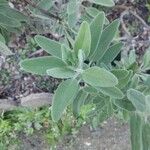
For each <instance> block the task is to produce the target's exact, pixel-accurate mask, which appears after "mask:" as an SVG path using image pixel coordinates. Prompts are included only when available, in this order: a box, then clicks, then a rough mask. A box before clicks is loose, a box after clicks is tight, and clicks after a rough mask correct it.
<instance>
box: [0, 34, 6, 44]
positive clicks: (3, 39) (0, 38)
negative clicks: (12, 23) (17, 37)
mask: <svg viewBox="0 0 150 150" xmlns="http://www.w3.org/2000/svg"><path fill="white" fill-rule="evenodd" d="M0 41H1V42H2V43H6V41H5V38H4V37H3V35H2V34H0Z"/></svg>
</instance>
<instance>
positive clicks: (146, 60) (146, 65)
mask: <svg viewBox="0 0 150 150" xmlns="http://www.w3.org/2000/svg"><path fill="white" fill-rule="evenodd" d="M142 68H143V69H144V70H148V69H150V48H149V49H148V50H147V51H146V53H145V54H144V57H143V63H142Z"/></svg>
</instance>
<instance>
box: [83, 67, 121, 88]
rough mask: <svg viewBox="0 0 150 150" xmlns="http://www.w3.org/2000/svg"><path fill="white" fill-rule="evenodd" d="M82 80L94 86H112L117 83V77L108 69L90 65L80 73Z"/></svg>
mask: <svg viewBox="0 0 150 150" xmlns="http://www.w3.org/2000/svg"><path fill="white" fill-rule="evenodd" d="M82 78H83V80H84V81H85V82H86V83H87V84H90V85H92V86H94V87H96V86H97V87H113V86H115V85H116V84H118V79H117V78H116V77H115V76H114V75H113V74H112V73H111V72H109V71H107V70H105V69H103V68H99V67H91V68H89V69H87V70H85V71H84V72H83V73H82Z"/></svg>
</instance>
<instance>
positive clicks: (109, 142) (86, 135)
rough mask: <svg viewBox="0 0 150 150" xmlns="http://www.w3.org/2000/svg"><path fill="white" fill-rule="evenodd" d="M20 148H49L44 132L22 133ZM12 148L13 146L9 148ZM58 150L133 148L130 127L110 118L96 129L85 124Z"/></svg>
mask: <svg viewBox="0 0 150 150" xmlns="http://www.w3.org/2000/svg"><path fill="white" fill-rule="evenodd" d="M19 138H20V140H21V143H22V144H21V146H20V148H19V150H49V149H50V147H51V145H50V144H47V142H46V141H45V140H44V137H43V135H42V134H39V133H38V134H35V135H33V136H28V137H27V136H25V135H21V136H20V137H19ZM9 150H12V147H11V148H10V149H9ZM56 150H131V147H130V136H129V128H128V125H127V124H122V123H120V122H118V121H116V120H115V119H110V120H108V121H107V122H105V123H104V124H103V126H102V127H99V128H97V129H96V130H91V129H90V127H89V126H87V125H86V126H83V127H82V128H81V129H80V130H79V132H78V134H77V135H75V136H72V135H67V136H65V137H64V138H63V139H62V141H61V142H59V143H58V145H57V146H56Z"/></svg>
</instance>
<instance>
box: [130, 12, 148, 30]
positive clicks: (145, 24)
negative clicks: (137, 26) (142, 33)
mask: <svg viewBox="0 0 150 150" xmlns="http://www.w3.org/2000/svg"><path fill="white" fill-rule="evenodd" d="M129 12H130V13H131V14H132V15H133V16H134V17H136V18H137V19H138V20H139V21H140V22H141V23H142V24H143V25H144V26H145V27H146V28H148V29H149V30H150V26H149V25H148V24H147V23H146V22H145V21H144V20H143V19H142V18H141V17H140V16H139V15H138V14H137V13H136V12H134V11H132V10H129Z"/></svg>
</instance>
